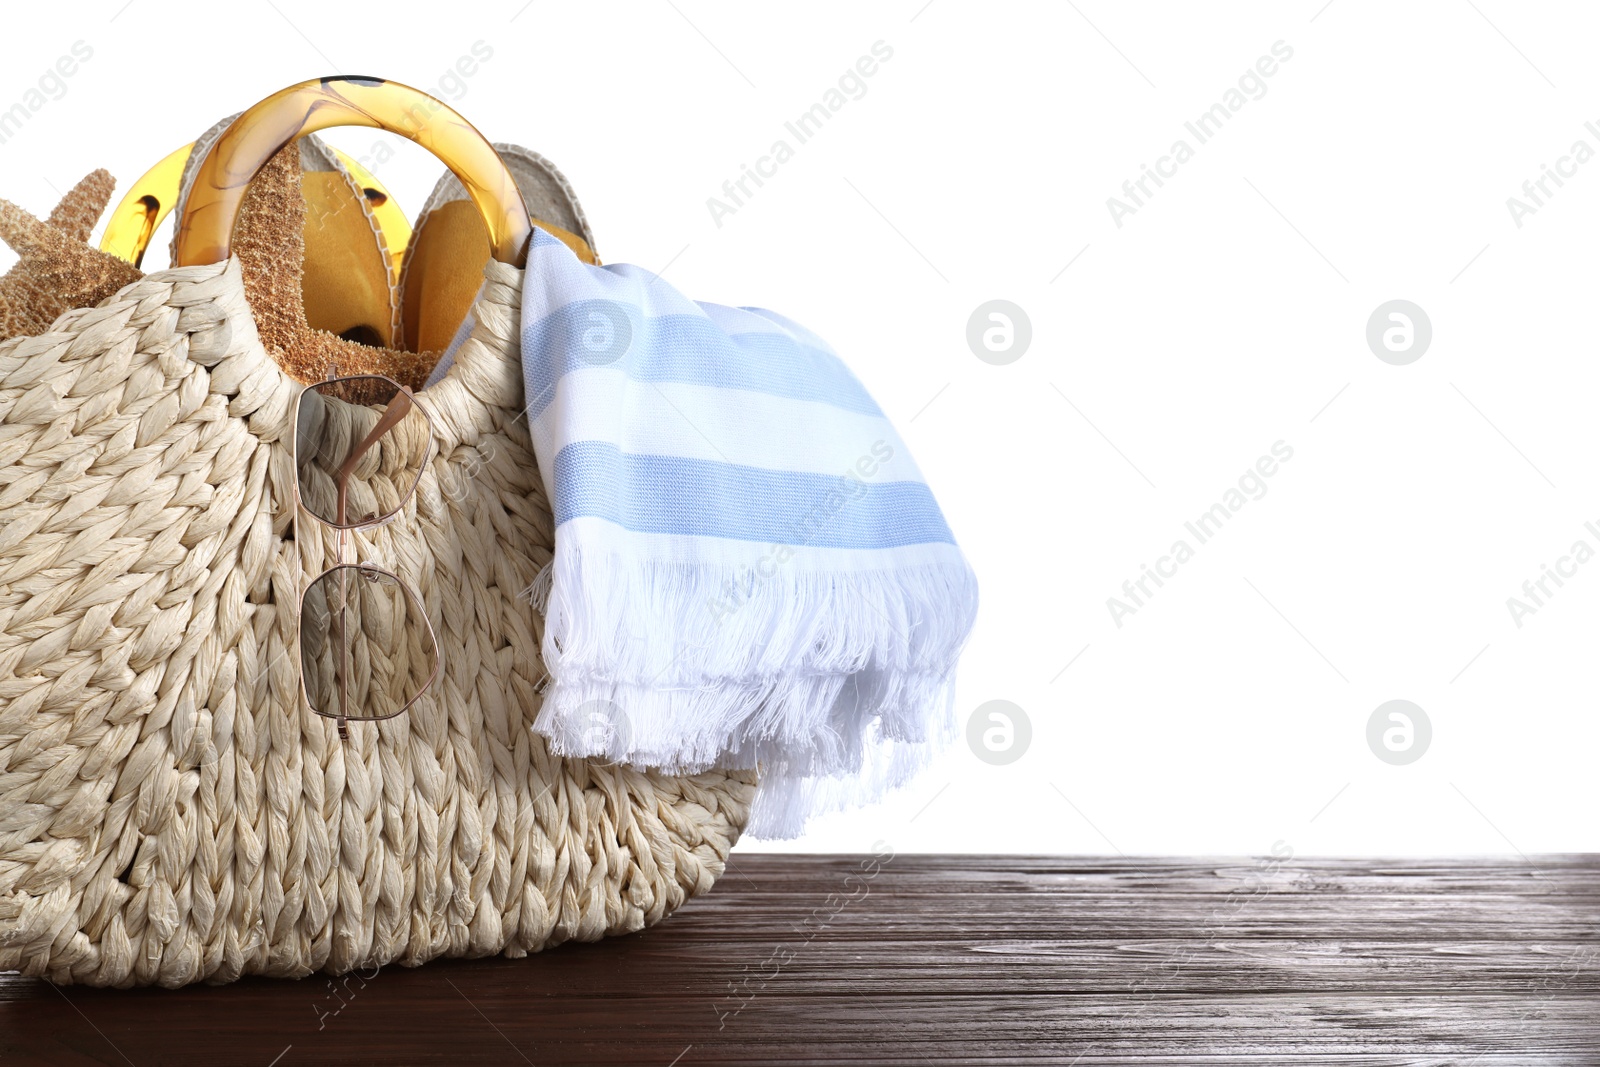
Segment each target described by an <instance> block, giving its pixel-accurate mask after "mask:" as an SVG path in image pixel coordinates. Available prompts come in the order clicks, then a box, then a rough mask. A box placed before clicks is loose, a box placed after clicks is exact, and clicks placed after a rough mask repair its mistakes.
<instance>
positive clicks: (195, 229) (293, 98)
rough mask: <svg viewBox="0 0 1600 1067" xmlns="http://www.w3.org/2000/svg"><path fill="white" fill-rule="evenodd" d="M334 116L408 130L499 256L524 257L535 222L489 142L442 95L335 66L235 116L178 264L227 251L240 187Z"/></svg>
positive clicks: (194, 192) (204, 170) (186, 229)
mask: <svg viewBox="0 0 1600 1067" xmlns="http://www.w3.org/2000/svg"><path fill="white" fill-rule="evenodd" d="M333 126H369V127H372V128H374V129H379V130H386V131H388V132H390V133H396V134H399V135H400V136H402V137H406V138H409V139H410V140H412V141H415V142H416V143H417V144H419V145H421V146H422V147H423V148H426V149H427V150H428V151H430V152H432V153H433V154H434V155H435V156H437V157H438V158H439V161H440V162H442V163H443V164H444V165H445V166H446V167H449V168H450V171H451V173H453V174H454V175H455V176H456V178H457V179H459V180H460V182H461V184H462V185H463V186H464V187H465V188H466V190H467V194H468V195H469V196H470V197H471V198H472V202H473V203H474V204H475V205H477V208H478V213H479V214H480V215H482V216H483V221H484V224H485V225H487V226H488V228H489V245H490V248H491V250H492V253H493V255H494V258H495V259H497V260H499V261H500V262H501V263H509V264H511V265H513V266H518V267H520V266H522V265H523V263H524V262H525V260H526V258H527V253H528V238H529V236H530V235H531V234H532V233H533V227H532V224H531V223H530V221H529V219H528V209H527V206H526V205H525V204H524V203H523V200H522V194H521V193H520V192H518V190H517V184H516V182H515V181H513V180H512V177H511V172H510V171H509V170H507V169H506V165H505V163H504V162H502V161H501V159H500V156H499V155H498V154H497V153H496V152H495V150H494V147H493V146H492V145H490V144H489V142H488V141H487V140H485V139H484V136H483V134H481V133H479V132H478V131H477V130H476V129H474V128H473V126H472V124H471V123H469V122H468V121H467V120H466V119H464V118H462V117H461V116H460V115H458V114H456V113H455V112H454V111H453V110H451V109H450V107H449V106H448V105H446V104H445V103H443V102H442V101H439V100H435V99H434V98H433V97H431V96H429V95H428V94H426V93H424V92H421V91H419V90H417V89H413V88H411V87H410V86H408V85H401V84H400V83H399V82H391V81H384V80H382V79H380V78H361V77H356V76H354V75H338V76H335V77H330V78H319V79H317V80H316V81H308V82H302V83H300V84H299V85H291V86H290V87H289V88H287V89H283V90H280V91H279V92H276V93H273V94H272V95H271V96H269V97H267V98H266V99H265V100H263V101H261V103H259V104H257V105H255V106H254V107H252V108H251V109H250V110H248V111H246V112H245V113H244V114H242V115H240V116H239V117H238V119H236V120H235V121H234V123H233V125H232V126H229V127H228V128H227V130H226V131H224V132H223V134H222V136H221V137H219V138H217V143H216V144H215V145H213V146H212V148H211V151H210V152H209V153H207V155H206V158H205V161H204V162H203V163H201V164H200V170H199V172H198V173H197V174H196V175H195V181H194V185H193V187H192V188H191V189H190V190H189V199H188V202H187V203H186V205H185V208H184V214H183V218H182V220H181V221H180V222H179V224H178V240H177V263H176V265H177V266H180V267H188V266H194V265H196V264H202V263H220V262H222V261H223V260H225V259H227V258H228V254H229V251H230V249H231V246H232V242H233V223H234V220H235V219H236V218H238V216H239V205H240V204H241V203H243V201H244V192H245V188H246V187H247V186H248V185H249V184H250V180H251V179H252V178H254V177H255V176H256V172H257V171H259V170H260V169H261V167H262V165H263V164H265V163H266V162H267V160H269V159H271V158H272V157H273V156H274V155H276V154H277V153H278V151H279V150H280V149H282V148H283V147H284V146H285V145H287V144H289V143H291V142H292V141H295V140H297V139H298V138H300V137H302V136H304V135H305V134H308V133H316V132H317V131H318V130H326V129H328V128H330V127H333Z"/></svg>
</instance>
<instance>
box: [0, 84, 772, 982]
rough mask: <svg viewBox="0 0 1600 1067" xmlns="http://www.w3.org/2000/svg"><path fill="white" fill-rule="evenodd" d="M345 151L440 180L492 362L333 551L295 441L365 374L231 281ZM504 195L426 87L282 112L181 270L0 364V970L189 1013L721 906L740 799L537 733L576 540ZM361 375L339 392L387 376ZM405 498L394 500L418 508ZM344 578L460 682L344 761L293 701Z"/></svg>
mask: <svg viewBox="0 0 1600 1067" xmlns="http://www.w3.org/2000/svg"><path fill="white" fill-rule="evenodd" d="M419 114H420V115H422V119H418V118H417V116H418V115H419ZM408 116H409V120H408ZM335 125H365V126H374V127H378V128H384V129H388V130H391V131H393V132H396V133H401V134H404V135H406V136H408V137H410V138H411V139H412V140H414V141H417V142H418V143H420V144H422V145H423V146H424V147H427V148H429V149H430V150H432V151H434V153H435V154H436V155H438V156H439V157H440V158H441V159H442V160H444V161H445V163H446V164H447V165H448V166H450V168H451V170H452V172H453V173H454V174H455V176H456V178H457V179H459V180H460V182H461V184H462V186H463V187H464V188H465V189H466V190H467V191H468V192H469V193H470V194H471V196H472V199H473V202H474V203H475V204H476V205H477V206H478V208H479V209H480V211H482V213H483V216H484V218H485V221H486V224H487V226H488V231H489V233H490V237H491V243H492V245H493V247H494V250H495V255H496V259H495V260H494V261H491V262H490V263H489V264H488V266H487V268H486V269H485V271H484V284H483V287H482V290H481V292H480V293H479V295H478V297H477V299H476V301H475V302H474V304H473V307H472V319H473V322H474V327H473V329H472V333H471V335H470V338H469V339H468V340H467V341H466V342H465V343H464V344H462V345H461V346H460V347H459V349H458V351H457V352H456V354H455V360H454V364H453V366H452V367H451V368H450V370H449V373H448V374H447V375H446V376H445V377H444V379H443V380H442V381H440V382H438V383H437V384H435V385H433V386H430V387H428V388H426V389H421V388H419V389H417V390H416V397H417V399H418V401H419V402H420V403H421V404H422V405H424V406H425V407H426V409H427V412H428V414H429V417H430V419H431V422H432V430H431V433H432V437H433V440H432V442H431V445H432V447H431V452H430V453H429V454H430V455H431V459H430V460H429V461H428V463H427V465H426V467H425V469H424V470H423V471H422V473H421V477H420V481H418V482H417V484H416V489H415V492H414V493H412V495H411V496H410V498H409V502H408V503H407V504H406V505H405V507H404V509H403V511H402V512H401V514H399V515H398V516H397V517H396V519H395V520H394V521H392V522H389V523H387V524H386V525H383V526H381V527H376V528H372V529H365V530H356V531H353V532H351V533H349V534H348V535H346V538H345V539H343V540H342V539H341V536H340V535H339V534H338V533H337V532H336V531H334V530H331V529H326V528H323V527H321V526H319V525H318V524H315V523H310V522H307V521H305V519H304V516H303V514H298V515H297V509H296V493H295V484H296V470H295V460H294V458H293V451H294V449H293V445H294V441H293V440H292V436H293V431H292V426H293V425H294V416H295V411H296V406H297V397H298V396H299V394H300V392H301V389H302V381H304V380H308V376H306V375H307V368H308V367H310V366H312V365H313V364H315V363H316V358H314V357H319V354H320V358H323V359H324V361H326V358H327V357H330V355H331V356H332V357H333V358H346V359H348V360H351V361H355V362H359V361H360V358H361V354H360V353H359V352H356V351H355V350H356V349H357V348H359V346H354V345H351V344H349V343H348V342H337V343H335V342H336V341H337V339H334V338H332V337H331V335H320V337H319V338H317V339H315V343H313V344H311V349H312V351H310V352H309V354H308V352H307V350H306V348H305V345H306V338H305V336H304V335H298V336H297V335H294V334H293V331H292V330H290V331H288V332H286V327H285V326H284V325H283V324H284V323H285V322H290V323H292V322H293V321H294V317H295V316H296V315H298V314H300V313H301V309H300V308H299V299H300V297H299V293H298V292H297V291H294V292H289V291H281V292H278V293H277V294H276V298H277V299H278V300H280V301H281V303H282V307H272V308H266V307H257V308H256V309H255V310H254V311H253V310H252V305H251V303H250V302H249V296H250V294H249V293H248V292H247V287H246V283H245V271H244V269H243V268H242V266H241V259H240V257H239V256H238V255H234V254H228V249H229V245H228V242H229V240H230V239H231V235H232V233H233V230H232V224H233V220H234V218H235V217H236V214H237V211H238V208H239V207H240V205H241V203H243V202H244V199H245V197H246V195H247V193H248V192H249V191H250V190H249V188H247V186H249V183H250V181H251V178H252V177H253V176H254V175H256V174H257V173H258V172H259V171H260V170H261V168H262V167H263V166H266V165H267V164H266V161H268V160H278V161H283V162H284V165H289V164H288V163H287V159H288V156H289V155H290V154H292V152H293V149H292V146H293V144H294V142H295V140H296V138H298V137H300V136H303V135H304V134H306V133H309V132H311V131H313V130H316V129H323V128H327V127H329V126H335ZM284 146H290V148H289V150H287V151H280V149H283V148H284ZM497 162H498V161H497V157H496V156H495V154H494V151H493V149H492V148H490V147H489V146H488V144H487V143H486V142H484V141H483V139H482V138H481V137H479V136H478V134H477V132H476V131H475V130H473V129H472V127H470V126H469V125H467V124H466V123H465V121H464V120H461V119H460V118H459V117H458V116H456V115H455V114H454V113H453V112H451V111H450V110H449V109H448V108H446V107H445V106H444V105H443V104H441V103H439V102H438V101H436V100H433V99H431V98H429V97H426V96H424V95H423V94H421V93H418V92H416V91H415V90H408V89H405V88H404V87H403V86H397V85H394V84H393V83H382V82H376V81H373V80H371V79H341V78H335V79H323V80H321V81H320V82H309V83H306V84H305V85H302V86H296V87H293V88H291V89H288V90H285V91H284V92H283V93H279V94H276V95H275V96H274V97H271V98H269V99H268V100H267V101H264V102H263V103H262V104H260V105H258V106H257V107H256V108H253V109H251V111H249V112H246V113H245V115H244V116H243V117H242V118H241V119H240V120H239V121H238V122H237V123H236V124H235V125H234V126H233V127H231V128H230V130H229V132H228V133H227V134H224V135H223V136H222V137H221V138H219V139H218V141H217V143H216V146H215V147H214V148H213V149H212V150H211V153H210V155H209V156H208V157H207V160H206V163H205V164H204V166H202V167H201V170H200V172H199V175H198V177H197V180H196V183H195V185H194V187H193V189H192V190H191V192H190V203H189V205H188V206H187V209H186V211H185V213H184V217H183V219H182V222H181V225H180V237H179V244H180V253H181V255H180V260H179V262H180V263H189V264H192V265H180V266H178V267H175V268H174V269H172V270H167V271H162V272H159V273H155V274H151V275H149V276H146V277H144V278H142V279H141V280H138V281H136V282H134V283H133V284H131V285H128V286H126V287H125V288H122V289H121V290H120V291H118V292H117V293H115V295H113V296H111V297H110V298H109V299H106V300H105V301H103V302H102V303H101V304H100V305H99V306H98V307H94V308H86V309H80V310H75V311H70V312H68V313H66V314H64V315H62V316H61V317H60V318H59V319H58V320H56V321H55V323H54V325H53V326H52V327H51V328H50V329H49V330H48V331H47V332H45V333H44V334H42V335H40V336H35V337H21V338H14V339H12V340H9V341H5V342H3V343H0V970H20V971H22V972H24V973H26V974H30V975H38V976H42V977H46V978H49V979H50V980H52V981H55V982H72V983H81V984H88V985H105V986H131V985H141V984H160V985H167V986H177V985H182V984H184V983H190V982H198V981H205V982H227V981H231V980H233V979H236V978H238V977H239V976H241V975H247V974H259V975H275V976H304V975H308V974H311V973H313V972H316V971H325V972H329V973H343V972H347V971H351V970H354V969H358V968H369V967H376V966H380V965H382V964H386V963H390V962H399V963H402V964H406V965H415V964H420V963H422V962H424V961H426V960H429V959H433V958H435V957H440V956H468V957H470V956H487V955H493V954H497V953H503V954H505V955H508V956H521V955H523V954H526V953H529V952H534V951H537V950H539V949H541V948H545V947H548V946H551V945H555V944H558V943H560V942H562V941H566V940H572V939H576V940H593V939H597V938H600V937H604V936H607V935H611V934H618V933H623V932H629V931H635V930H638V929H641V928H642V927H645V926H648V925H650V924H651V923H654V922H656V921H657V920H659V919H661V918H662V917H663V916H665V915H666V914H668V913H669V912H671V911H672V910H673V909H675V908H676V907H678V906H679V905H680V904H682V903H683V902H684V901H685V900H686V899H687V898H688V897H690V896H693V895H695V894H697V893H700V892H704V891H705V890H707V889H708V888H709V887H710V886H711V884H712V883H713V881H714V880H715V879H716V878H717V877H718V876H719V875H720V874H721V873H722V871H723V864H724V861H725V859H726V857H727V854H728V851H729V849H730V848H731V847H732V845H733V844H734V842H735V841H736V840H737V838H738V836H739V834H740V832H741V830H742V829H743V827H744V825H745V822H746V819H747V817H748V811H749V805H750V802H751V798H752V794H753V791H754V783H755V774H754V772H753V771H748V772H744V771H730V772H720V771H719V772H711V773H706V774H700V775H696V776H693V777H669V776H664V775H660V774H656V773H653V772H643V771H638V770H634V769H631V768H628V767H624V766H614V765H609V764H607V763H605V762H604V761H599V760H581V759H560V758H556V757H553V756H552V755H550V753H549V752H548V750H547V748H546V745H545V742H544V740H543V739H542V738H541V737H540V736H539V735H538V734H536V733H535V732H533V731H532V729H531V728H530V726H531V724H532V722H533V721H534V718H535V717H536V716H537V714H538V712H539V705H540V696H539V689H540V685H541V682H542V680H543V669H542V666H541V661H540V654H539V649H540V641H541V636H542V620H541V618H540V617H539V615H538V614H537V613H536V612H535V611H534V610H533V609H532V608H531V607H530V606H529V604H528V603H527V602H526V601H525V600H523V599H521V597H520V594H522V592H523V591H524V590H525V589H526V588H527V587H528V586H529V584H530V583H531V581H532V580H533V578H534V576H535V574H536V573H537V572H538V571H539V569H540V568H541V567H542V566H543V565H544V564H545V563H547V562H548V561H549V559H550V557H551V551H552V537H553V524H552V520H551V513H550V506H549V504H548V502H547V499H546V492H545V489H544V487H543V485H542V484H541V482H540V478H539V474H538V468H537V465H536V463H535V461H534V456H533V453H532V448H531V444H530V441H529V435H528V427H527V422H526V419H525V417H524V415H523V403H524V398H523V396H522V392H523V384H522V382H523V378H522V374H521V370H520V364H519V352H518V344H519V342H518V332H519V305H520V292H521V284H522V271H521V269H520V268H519V267H518V266H517V265H516V261H517V253H518V252H519V251H520V248H519V247H518V246H519V242H520V243H525V239H526V235H527V212H526V209H525V208H524V207H523V205H522V201H521V198H520V197H518V196H517V194H516V189H515V186H514V184H513V183H512V181H511V178H510V176H509V175H508V174H507V172H506V171H505V168H504V166H503V165H499V166H497ZM295 166H296V174H298V164H295ZM286 232H287V230H286ZM184 248H187V249H188V251H187V252H184V251H183V249H184ZM258 251H259V250H258ZM213 256H214V257H215V258H213ZM260 303H261V300H260V298H259V297H258V299H257V304H258V305H259V304H260ZM268 311H270V312H272V314H267V312H268ZM319 344H320V345H321V347H320V348H318V347H317V346H318V345H319ZM367 352H368V353H369V354H373V355H372V358H370V359H369V360H368V362H369V365H368V366H365V367H362V366H351V365H348V364H347V365H344V366H341V367H339V368H338V371H339V372H340V373H346V374H348V373H359V372H363V371H372V372H375V373H385V374H394V372H393V371H392V370H390V369H388V368H387V367H385V366H384V365H383V364H382V360H381V359H379V358H377V357H381V356H383V355H384V353H383V351H382V350H379V349H368V350H367ZM341 353H343V354H344V355H343V356H341V355H340V354H341ZM352 353H354V354H353V355H352ZM286 367H287V368H288V369H289V370H288V371H286V369H285V368H286ZM289 371H297V372H299V373H300V374H302V375H303V377H302V379H301V381H297V380H296V378H295V377H294V376H292V375H291V373H289ZM394 376H396V377H399V375H398V374H394ZM389 468H390V465H388V464H387V461H386V459H383V458H380V459H378V460H376V461H375V462H374V465H373V470H372V472H370V473H371V477H372V479H374V481H375V483H376V484H379V485H380V487H382V483H383V480H384V479H385V478H386V477H391V476H392V477H393V479H394V480H395V483H396V484H395V485H393V486H390V487H388V489H386V490H384V491H389V490H393V491H394V492H396V493H397V494H398V495H401V496H403V495H404V487H402V486H400V485H399V481H400V479H401V478H402V474H401V473H397V472H394V471H391V470H390V469H389ZM407 484H409V483H407ZM341 540H342V544H341ZM341 548H342V551H343V556H344V560H345V561H350V560H361V561H369V560H370V561H376V562H377V563H380V564H381V565H382V566H383V567H385V568H387V569H388V570H390V571H392V572H394V573H395V574H397V575H400V576H401V577H403V578H404V580H405V581H406V582H408V583H410V586H411V588H412V589H414V590H415V594H416V597H417V598H418V600H419V601H420V604H421V605H422V607H423V608H424V609H425V614H426V617H427V620H428V622H429V623H430V624H431V628H432V631H433V633H434V634H435V635H436V636H437V645H438V665H439V672H438V675H437V679H436V680H435V681H434V682H433V683H432V685H431V686H430V687H429V688H428V689H427V690H426V692H425V693H424V694H423V695H422V696H421V698H420V699H418V700H417V701H416V703H414V704H413V705H411V706H410V708H409V710H407V711H406V712H405V713H404V714H401V715H398V716H396V717H394V718H390V719H386V720H384V721H382V722H352V723H350V726H349V736H348V738H347V739H341V737H340V736H339V730H338V729H337V728H336V726H335V723H334V721H333V720H332V719H330V718H327V717H324V716H323V715H321V714H317V713H315V712H314V711H312V710H311V709H310V708H309V707H308V705H307V700H306V698H305V697H304V695H303V693H302V686H301V679H300V677H299V675H300V671H301V650H300V648H299V647H298V633H299V630H298V626H299V620H298V618H297V615H298V613H299V608H300V603H301V601H300V598H301V595H302V591H303V590H304V589H305V588H306V583H307V582H308V581H309V580H310V579H311V578H313V577H314V576H316V575H318V574H320V573H321V572H323V571H324V570H325V569H326V568H328V567H331V566H333V565H334V564H335V563H338V562H340V552H341ZM381 624H382V620H381V619H380V620H379V621H378V622H374V623H372V624H371V625H381ZM363 625H367V622H365V621H364V622H363ZM392 644H393V647H394V657H395V658H394V659H393V660H382V659H380V658H379V657H378V656H377V655H376V654H375V653H374V654H373V657H372V660H371V662H365V663H363V664H362V665H361V678H360V681H361V684H364V685H368V686H373V687H378V686H382V685H384V684H387V682H388V681H389V680H392V679H395V678H401V677H404V676H406V675H407V674H408V672H410V671H413V670H414V664H412V663H409V662H407V661H406V660H407V657H415V656H417V655H419V654H420V653H419V652H418V649H417V648H416V647H415V645H414V642H413V643H412V645H411V646H410V647H406V645H405V642H395V643H392ZM368 645H369V646H370V647H372V648H380V647H383V644H382V642H376V641H374V642H369V643H368Z"/></svg>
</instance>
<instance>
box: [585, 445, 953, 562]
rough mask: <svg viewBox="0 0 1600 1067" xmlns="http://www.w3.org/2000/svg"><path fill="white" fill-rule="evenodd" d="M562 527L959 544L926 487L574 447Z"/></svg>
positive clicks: (842, 543) (795, 540)
mask: <svg viewBox="0 0 1600 1067" xmlns="http://www.w3.org/2000/svg"><path fill="white" fill-rule="evenodd" d="M554 481H555V501H554V506H555V520H556V525H558V526H559V525H560V524H562V523H564V522H566V521H567V520H568V519H572V518H577V517H579V516H593V517H596V518H602V519H605V520H607V521H609V522H614V523H616V524H617V525H619V526H622V527H624V528H625V529H628V530H634V531H638V532H643V533H659V534H676V535H680V536H695V537H725V538H731V539H735V540H740V541H755V542H761V543H766V544H779V545H812V546H815V547H820V548H868V549H870V548H892V547H896V546H899V545H917V544H930V543H944V544H952V545H953V544H955V538H954V537H952V536H951V534H950V528H949V527H948V526H946V525H945V521H944V516H943V515H941V514H940V512H939V507H938V505H937V504H935V503H934V500H933V494H932V493H930V492H929V491H928V487H927V486H926V485H924V484H922V483H921V482H877V483H874V482H857V481H854V480H852V479H848V478H846V477H844V476H843V475H825V474H805V473H800V472H795V471H773V470H763V469H761V468H759V467H742V466H738V465H736V464H732V463H717V462H713V461H709V460H700V459H680V458H677V457H674V456H654V455H643V456H641V455H631V454H624V453H623V452H622V451H621V450H620V449H618V448H617V447H616V446H615V445H613V444H611V443H609V442H604V441H576V442H574V443H572V444H570V445H567V446H566V447H565V448H563V449H562V450H561V451H560V452H559V453H557V455H556V461H555V479H554Z"/></svg>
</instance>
